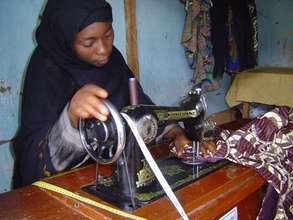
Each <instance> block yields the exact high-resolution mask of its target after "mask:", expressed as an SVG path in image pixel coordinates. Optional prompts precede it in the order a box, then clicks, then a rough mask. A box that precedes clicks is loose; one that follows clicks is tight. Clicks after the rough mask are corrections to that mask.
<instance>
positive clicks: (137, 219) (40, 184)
mask: <svg viewBox="0 0 293 220" xmlns="http://www.w3.org/2000/svg"><path fill="white" fill-rule="evenodd" d="M32 185H34V186H38V187H40V188H43V189H47V190H50V191H53V192H57V193H60V194H62V195H65V196H68V197H70V198H73V199H76V200H79V201H81V202H84V203H86V204H89V205H92V206H95V207H98V208H100V209H104V210H106V211H108V212H111V213H114V214H116V215H120V216H122V217H125V218H129V219H135V220H146V219H145V218H142V217H139V216H135V215H132V214H129V213H127V212H123V211H121V210H118V209H115V208H112V207H110V206H107V205H104V204H101V203H98V202H96V201H94V200H92V199H89V198H86V197H83V196H80V195H77V194H75V193H73V192H70V191H68V190H66V189H63V188H61V187H59V186H56V185H53V184H50V183H46V182H43V181H37V182H35V183H33V184H32Z"/></svg>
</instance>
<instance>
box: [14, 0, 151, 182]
mask: <svg viewBox="0 0 293 220" xmlns="http://www.w3.org/2000/svg"><path fill="white" fill-rule="evenodd" d="M111 21H112V13H111V7H110V5H109V4H108V3H106V2H105V1H104V0H48V3H47V6H46V8H45V11H44V13H43V17H42V21H41V24H40V26H39V27H38V29H37V32H36V39H37V42H38V46H37V48H36V49H35V51H34V53H33V55H32V57H31V59H30V62H29V65H28V68H27V72H26V77H25V82H24V90H23V99H22V112H21V125H20V129H19V132H18V135H17V137H16V139H15V142H14V152H15V173H14V186H15V187H20V186H24V185H28V184H30V183H32V182H34V181H36V180H38V179H40V178H43V177H45V176H49V175H52V174H54V173H56V170H54V167H53V166H52V164H51V161H50V159H49V158H50V157H49V149H48V142H47V141H48V138H47V137H48V134H49V133H50V129H51V128H52V127H53V125H54V124H55V122H56V121H57V120H58V118H59V116H60V114H61V112H62V110H63V109H64V107H65V106H66V104H67V103H68V102H69V101H70V99H71V98H72V96H73V95H74V93H75V92H76V91H77V90H78V89H79V88H81V87H82V86H84V85H85V84H87V83H94V84H96V85H98V86H100V87H102V88H104V89H106V90H107V91H108V93H109V96H108V99H109V100H110V101H111V102H112V103H113V104H114V105H115V106H116V107H117V109H118V110H120V109H121V108H122V107H124V106H126V105H129V104H130V103H129V97H128V79H129V78H130V77H133V75H132V73H131V71H130V69H129V68H128V66H127V64H126V63H125V61H124V59H123V57H122V55H121V54H120V52H119V51H118V50H117V49H116V48H115V47H114V48H113V51H112V54H111V56H110V59H109V62H108V63H107V64H106V65H105V66H103V67H100V68H97V67H95V66H91V65H89V64H87V63H84V62H82V61H80V60H79V59H78V58H77V57H76V56H75V54H74V51H73V48H72V46H73V41H74V37H75V35H76V34H77V33H78V32H79V31H80V30H82V29H83V28H85V27H86V26H87V25H89V24H91V23H93V22H111ZM138 89H139V91H138V93H139V101H140V103H144V104H152V102H151V100H150V99H149V98H148V96H147V95H145V94H144V92H143V90H142V88H141V87H140V86H139V88H138ZM82 159H83V158H77V161H76V163H75V165H76V164H77V163H79V162H80V161H81V160H82ZM73 165H74V164H73Z"/></svg>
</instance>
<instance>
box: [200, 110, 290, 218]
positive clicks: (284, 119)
mask: <svg viewBox="0 0 293 220" xmlns="http://www.w3.org/2000/svg"><path fill="white" fill-rule="evenodd" d="M216 146H217V150H216V152H215V153H213V154H211V156H210V157H207V158H205V159H206V160H208V161H211V160H214V159H215V158H226V159H228V160H230V161H232V162H234V163H237V164H241V165H244V166H248V167H252V168H254V169H256V170H257V172H258V173H259V174H260V175H261V176H262V177H264V178H265V179H266V180H267V182H268V183H269V184H270V187H273V189H274V190H275V191H276V192H277V194H276V195H277V196H275V197H276V199H275V203H276V204H275V205H272V204H271V205H269V204H268V202H269V201H270V202H271V201H273V199H272V198H273V196H274V192H273V191H272V190H273V189H272V188H270V187H269V190H268V191H267V195H266V198H265V201H264V202H263V207H262V210H261V212H260V214H259V219H267V218H265V217H264V216H269V215H268V213H274V215H273V216H274V219H275V220H281V219H293V109H292V108H291V109H290V108H287V107H280V108H276V109H274V110H273V111H270V112H267V113H266V114H264V115H263V116H262V117H259V118H257V119H255V120H253V121H252V122H250V123H249V124H247V125H246V126H244V127H243V128H241V129H239V130H237V131H235V132H231V131H228V130H223V131H221V133H220V137H219V138H218V140H217V141H216ZM268 197H271V198H268ZM272 207H275V210H274V209H273V208H272Z"/></svg>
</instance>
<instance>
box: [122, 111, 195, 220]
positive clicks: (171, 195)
mask: <svg viewBox="0 0 293 220" xmlns="http://www.w3.org/2000/svg"><path fill="white" fill-rule="evenodd" d="M121 115H122V116H123V117H124V119H125V120H126V122H127V124H128V125H129V127H130V129H131V131H132V133H133V135H134V137H135V139H136V141H137V143H138V145H139V147H140V149H141V151H142V153H143V155H144V157H145V159H146V160H147V162H148V164H149V165H150V167H151V169H152V171H153V173H154V174H155V176H156V178H157V180H158V181H159V183H160V184H161V186H162V188H163V190H164V191H165V192H166V194H167V196H168V198H169V199H170V201H171V202H172V203H173V205H174V206H175V208H176V209H177V211H178V213H179V214H180V216H181V217H182V219H184V220H188V219H189V218H188V216H187V214H186V213H185V211H184V209H183V207H182V206H181V204H180V202H179V201H178V199H177V197H176V196H175V194H174V192H173V191H172V189H171V187H170V185H169V184H168V182H167V181H166V179H165V177H164V176H163V174H162V172H161V170H160V169H159V167H158V165H157V163H156V162H155V160H154V159H153V157H152V155H151V153H150V152H149V150H148V148H147V146H146V145H145V143H144V141H143V139H142V138H141V136H140V135H139V132H138V130H137V128H136V126H135V123H134V122H133V120H132V119H131V118H130V117H129V116H128V115H127V114H125V113H121Z"/></svg>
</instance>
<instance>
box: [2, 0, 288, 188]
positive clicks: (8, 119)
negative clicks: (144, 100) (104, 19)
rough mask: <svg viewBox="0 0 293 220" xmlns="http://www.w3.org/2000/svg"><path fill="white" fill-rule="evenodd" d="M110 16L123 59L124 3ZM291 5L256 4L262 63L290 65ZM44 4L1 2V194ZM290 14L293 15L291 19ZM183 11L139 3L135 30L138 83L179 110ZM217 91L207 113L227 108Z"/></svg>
mask: <svg viewBox="0 0 293 220" xmlns="http://www.w3.org/2000/svg"><path fill="white" fill-rule="evenodd" d="M109 2H110V3H111V5H112V7H113V13H114V30H115V42H114V43H115V45H116V46H117V47H118V49H120V51H121V52H122V54H123V55H124V57H125V54H126V53H125V31H124V27H125V21H124V5H123V0H109ZM292 3H293V2H292V1H291V0H282V1H281V0H257V6H258V9H259V38H260V64H262V65H268V64H272V65H283V66H292V60H293V59H292V56H293V55H292V33H293V30H292V13H291V12H292V9H293V5H292ZM43 4H44V0H43V1H40V0H22V1H18V0H2V1H0V27H1V28H0V32H1V33H0V42H1V46H0V57H1V59H0V175H1V178H0V192H4V191H7V190H9V189H10V182H11V175H12V167H13V156H12V153H11V151H10V141H9V140H11V139H12V138H13V137H14V135H15V133H16V130H17V127H18V121H19V102H20V99H21V86H22V78H23V73H24V71H25V67H26V63H27V61H28V58H29V56H30V55H31V53H32V50H33V48H34V46H35V44H34V41H33V35H32V33H33V31H34V29H35V28H36V24H37V18H38V15H39V12H40V10H41V8H42V6H43ZM290 13H291V14H290ZM184 15H185V12H184V8H183V5H182V4H181V3H180V2H179V0H138V1H137V25H138V47H139V48H138V49H139V51H138V52H139V65H140V80H141V83H142V85H143V87H144V89H145V91H146V92H147V93H148V94H149V95H150V97H151V98H152V99H153V100H154V101H155V102H156V103H157V104H159V105H177V103H178V100H180V99H181V97H182V96H184V95H185V94H186V92H187V91H188V89H189V88H190V86H191V85H190V83H189V81H190V78H191V77H192V71H191V70H190V69H189V68H188V65H187V63H186V61H185V57H184V52H183V48H182V46H181V45H180V39H181V31H182V28H183V23H184ZM222 84H223V86H222V88H221V89H220V90H218V91H215V92H211V93H208V94H207V99H208V105H209V111H208V113H209V114H211V113H213V112H218V111H222V110H224V109H226V108H227V105H226V104H225V102H224V95H225V93H226V90H227V87H228V86H229V84H230V78H229V77H228V76H225V77H224V80H223V83H222Z"/></svg>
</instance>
